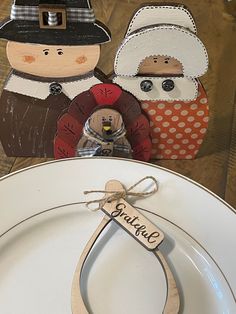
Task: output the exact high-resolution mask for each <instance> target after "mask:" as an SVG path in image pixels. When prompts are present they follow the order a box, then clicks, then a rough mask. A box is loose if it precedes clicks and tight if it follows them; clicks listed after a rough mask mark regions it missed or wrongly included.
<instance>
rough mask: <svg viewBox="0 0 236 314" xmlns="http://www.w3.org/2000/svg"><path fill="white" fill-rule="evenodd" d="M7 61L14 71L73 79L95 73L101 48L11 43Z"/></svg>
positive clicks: (95, 46)
mask: <svg viewBox="0 0 236 314" xmlns="http://www.w3.org/2000/svg"><path fill="white" fill-rule="evenodd" d="M7 57H8V60H9V62H10V64H11V66H12V68H13V69H15V70H18V71H20V72H24V73H28V74H32V75H37V76H41V77H55V78H56V77H58V78H59V77H70V76H76V75H83V74H86V73H88V72H89V71H92V70H94V68H95V67H96V65H97V63H98V60H99V57H100V46H99V45H91V46H49V45H38V44H25V43H17V42H8V44H7Z"/></svg>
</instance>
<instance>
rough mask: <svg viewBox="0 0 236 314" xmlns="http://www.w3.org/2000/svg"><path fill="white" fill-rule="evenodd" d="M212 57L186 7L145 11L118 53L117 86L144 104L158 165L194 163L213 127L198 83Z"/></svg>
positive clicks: (131, 26) (136, 17) (135, 18)
mask: <svg viewBox="0 0 236 314" xmlns="http://www.w3.org/2000/svg"><path fill="white" fill-rule="evenodd" d="M207 68H208V56H207V52H206V49H205V47H204V45H203V43H202V42H201V40H200V39H199V38H198V37H197V35H196V26H195V22H194V20H193V17H192V15H191V13H190V12H189V10H188V9H186V7H185V6H183V5H145V6H143V7H142V8H140V9H139V10H138V11H137V12H136V13H135V14H134V16H133V18H132V20H131V22H130V24H129V27H128V30H127V33H126V35H125V39H124V41H123V42H122V44H121V46H120V48H119V49H118V51H117V54H116V59H115V66H114V69H115V76H114V78H113V82H114V83H116V84H118V85H120V86H121V87H122V88H123V89H124V90H126V91H128V92H130V93H132V94H133V95H134V96H135V97H136V98H137V99H138V100H139V101H140V102H141V104H142V108H143V110H144V111H145V112H146V113H147V115H148V116H149V119H150V125H151V137H152V158H153V159H192V158H194V157H195V156H196V154H197V152H198V150H199V147H200V145H201V143H202V142H203V138H204V135H205V133H206V130H207V126H208V119H209V113H208V105H207V96H206V93H205V91H204V88H203V86H202V85H201V83H200V81H199V80H198V77H200V76H202V75H203V74H205V73H206V71H207Z"/></svg>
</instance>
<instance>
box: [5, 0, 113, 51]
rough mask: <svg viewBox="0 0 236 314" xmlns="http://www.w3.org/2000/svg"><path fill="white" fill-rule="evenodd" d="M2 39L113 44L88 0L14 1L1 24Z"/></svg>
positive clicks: (55, 42)
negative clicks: (8, 16)
mask: <svg viewBox="0 0 236 314" xmlns="http://www.w3.org/2000/svg"><path fill="white" fill-rule="evenodd" d="M0 38H3V39H7V40H10V41H16V42H24V43H35V44H46V45H59V44H60V45H70V46H73V45H76V46H78V45H93V44H101V43H105V42H108V41H110V39H111V36H110V32H109V30H108V29H107V28H106V26H105V25H103V24H102V23H101V22H99V21H96V20H95V16H94V13H93V9H92V7H91V5H90V1H89V0H55V1H53V0H15V1H14V4H13V5H12V9H11V16H10V18H9V19H7V20H5V21H4V22H2V23H1V24H0Z"/></svg>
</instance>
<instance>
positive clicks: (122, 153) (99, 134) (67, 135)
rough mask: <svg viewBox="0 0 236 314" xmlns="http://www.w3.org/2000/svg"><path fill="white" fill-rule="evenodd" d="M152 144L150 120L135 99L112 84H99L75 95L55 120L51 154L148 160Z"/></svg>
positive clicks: (57, 157) (56, 155)
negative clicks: (65, 110) (55, 130)
mask: <svg viewBox="0 0 236 314" xmlns="http://www.w3.org/2000/svg"><path fill="white" fill-rule="evenodd" d="M151 145H152V144H151V139H150V126H149V120H148V119H147V117H146V116H145V115H144V113H143V112H142V110H141V106H140V103H139V102H138V101H137V99H136V98H135V97H134V96H132V95H131V94H130V93H127V92H125V91H123V90H122V89H121V88H120V87H119V86H117V85H115V84H98V85H95V86H93V87H92V88H90V89H89V90H88V91H85V92H83V93H81V94H80V95H78V96H77V97H76V98H75V99H74V100H73V101H72V103H71V105H70V106H69V108H68V111H67V113H65V114H64V115H63V116H62V117H61V118H60V119H59V120H58V124H57V134H56V137H55V142H54V154H55V158H56V159H60V158H67V157H75V156H77V155H78V156H94V155H95V156H97V155H99V156H119V157H130V158H131V157H132V158H134V159H138V160H143V161H148V160H149V159H150V156H151Z"/></svg>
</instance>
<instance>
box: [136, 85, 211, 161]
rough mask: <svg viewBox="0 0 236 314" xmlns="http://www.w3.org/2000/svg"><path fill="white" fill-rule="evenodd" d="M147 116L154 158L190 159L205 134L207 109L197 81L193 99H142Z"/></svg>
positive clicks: (204, 94)
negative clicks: (196, 95) (196, 91)
mask: <svg viewBox="0 0 236 314" xmlns="http://www.w3.org/2000/svg"><path fill="white" fill-rule="evenodd" d="M141 103H142V108H143V110H144V111H145V112H146V113H147V115H148V117H149V119H150V126H151V138H152V158H153V159H193V158H194V157H195V156H196V154H197V153H198V151H199V148H200V145H201V144H202V142H203V138H204V136H205V134H206V131H207V127H208V121H209V110H208V101H207V95H206V92H205V90H204V88H203V86H202V85H201V83H199V88H198V97H197V99H196V100H194V101H142V102H141Z"/></svg>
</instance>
